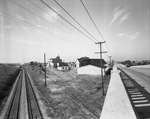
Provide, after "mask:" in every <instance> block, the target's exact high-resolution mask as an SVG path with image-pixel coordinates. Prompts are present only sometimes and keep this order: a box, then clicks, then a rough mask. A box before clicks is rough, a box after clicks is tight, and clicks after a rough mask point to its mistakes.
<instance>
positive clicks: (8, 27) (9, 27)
mask: <svg viewBox="0 0 150 119" xmlns="http://www.w3.org/2000/svg"><path fill="white" fill-rule="evenodd" d="M11 28H13V27H12V26H10V25H7V26H4V29H11Z"/></svg>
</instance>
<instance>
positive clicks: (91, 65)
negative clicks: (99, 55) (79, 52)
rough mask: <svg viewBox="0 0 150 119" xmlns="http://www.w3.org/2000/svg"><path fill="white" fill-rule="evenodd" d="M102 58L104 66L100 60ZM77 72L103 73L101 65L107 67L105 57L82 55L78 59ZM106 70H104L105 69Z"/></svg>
mask: <svg viewBox="0 0 150 119" xmlns="http://www.w3.org/2000/svg"><path fill="white" fill-rule="evenodd" d="M101 60H102V66H101V65H100V61H101ZM76 67H77V73H78V74H92V75H101V70H100V69H101V67H102V68H103V69H105V68H106V67H107V63H106V62H105V60H104V59H90V58H88V57H81V58H79V59H77V61H76ZM103 72H104V70H103Z"/></svg>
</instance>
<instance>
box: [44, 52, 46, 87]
mask: <svg viewBox="0 0 150 119" xmlns="http://www.w3.org/2000/svg"><path fill="white" fill-rule="evenodd" d="M44 67H45V87H46V54H45V53H44Z"/></svg>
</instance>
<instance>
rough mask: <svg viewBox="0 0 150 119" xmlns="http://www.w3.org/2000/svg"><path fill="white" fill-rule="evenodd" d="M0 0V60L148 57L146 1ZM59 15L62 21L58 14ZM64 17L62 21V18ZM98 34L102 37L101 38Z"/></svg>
mask: <svg viewBox="0 0 150 119" xmlns="http://www.w3.org/2000/svg"><path fill="white" fill-rule="evenodd" d="M43 1H44V2H45V3H46V4H47V5H48V6H50V7H51V8H53V10H55V11H56V12H57V13H56V12H54V11H53V10H52V9H50V8H49V7H48V6H46V5H45V4H44V3H43V2H42V1H41V0H0V62H1V63H16V62H17V63H18V62H19V63H24V62H30V61H38V62H42V61H43V57H44V53H46V59H47V60H48V59H50V58H55V57H56V56H58V55H59V56H60V57H61V59H62V60H63V61H66V62H68V61H76V59H77V58H80V57H84V56H87V57H90V58H99V54H96V53H95V52H99V49H100V47H99V45H98V44H95V42H103V41H106V43H103V44H102V50H103V51H107V53H103V58H104V59H105V60H106V61H108V60H109V56H112V59H113V60H115V61H124V60H128V59H129V60H136V61H139V60H150V22H149V21H150V0H82V2H83V3H84V5H85V7H86V9H87V10H88V12H89V14H90V16H91V18H92V19H93V21H94V23H95V25H96V27H97V28H98V30H99V31H100V32H98V30H97V29H96V27H95V26H94V24H93V22H92V20H91V19H90V17H89V15H88V13H87V12H86V9H85V8H84V6H83V5H82V3H81V1H80V0H56V2H57V3H59V4H60V5H61V6H62V7H63V8H64V9H65V10H66V11H67V12H68V13H69V14H70V15H71V16H72V17H73V18H74V19H75V20H76V21H77V22H78V23H79V24H80V25H81V26H82V27H83V28H84V29H86V31H85V30H84V29H83V28H82V27H81V26H80V25H79V24H78V23H77V22H75V20H73V19H72V18H71V17H70V16H69V15H68V14H67V13H66V12H65V11H64V10H63V9H62V8H61V7H60V6H59V5H58V4H57V3H56V2H55V0H43ZM62 17H63V18H65V20H64V19H63V18H62ZM66 20H67V21H66ZM102 37H103V38H102Z"/></svg>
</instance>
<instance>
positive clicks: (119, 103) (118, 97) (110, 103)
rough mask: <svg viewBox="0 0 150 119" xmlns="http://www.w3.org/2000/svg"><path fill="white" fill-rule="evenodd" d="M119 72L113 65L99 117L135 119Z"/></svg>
mask: <svg viewBox="0 0 150 119" xmlns="http://www.w3.org/2000/svg"><path fill="white" fill-rule="evenodd" d="M119 72H120V71H119V70H117V67H116V65H114V67H113V70H112V72H111V80H110V83H109V87H108V91H107V95H106V98H105V102H104V105H103V109H102V113H101V117H100V119H137V117H136V115H135V113H134V110H133V108H132V105H131V102H130V100H129V98H128V95H127V93H126V90H125V88H124V85H123V82H122V80H121V78H120V75H119Z"/></svg>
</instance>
